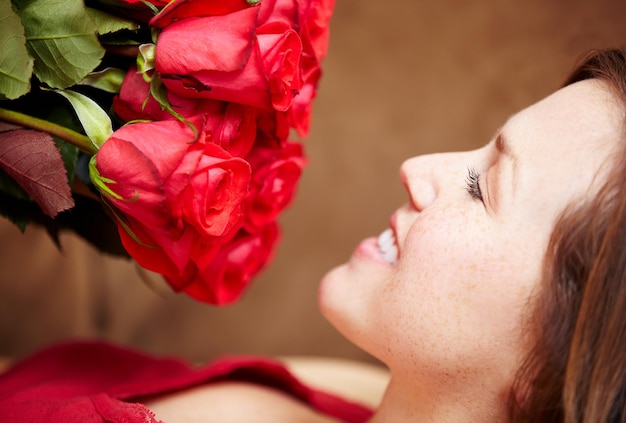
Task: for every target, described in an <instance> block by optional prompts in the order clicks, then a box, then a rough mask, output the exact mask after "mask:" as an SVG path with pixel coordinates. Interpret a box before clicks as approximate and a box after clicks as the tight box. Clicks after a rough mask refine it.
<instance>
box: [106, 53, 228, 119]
mask: <svg viewBox="0 0 626 423" xmlns="http://www.w3.org/2000/svg"><path fill="white" fill-rule="evenodd" d="M167 99H168V101H169V103H170V105H171V106H172V108H173V109H174V111H175V112H176V113H179V114H180V115H182V116H185V117H191V116H195V115H198V114H200V113H207V112H208V113H219V110H220V108H223V107H224V106H223V105H222V102H219V101H215V100H197V99H192V98H185V97H180V96H177V95H176V94H174V93H171V92H168V93H167ZM113 110H115V113H116V114H117V115H118V116H119V117H120V118H121V119H122V120H124V121H126V122H130V121H133V120H165V119H175V117H174V116H173V115H172V114H171V113H170V112H168V111H167V110H165V109H164V108H163V107H162V106H161V105H160V104H159V103H158V102H157V101H156V100H155V99H154V97H152V96H151V95H150V83H148V82H146V81H145V80H144V79H143V75H142V74H141V73H138V72H137V67H136V66H131V67H130V69H129V70H128V72H126V76H125V77H124V80H123V81H122V86H121V88H120V92H119V94H118V95H116V96H115V97H114V98H113Z"/></svg>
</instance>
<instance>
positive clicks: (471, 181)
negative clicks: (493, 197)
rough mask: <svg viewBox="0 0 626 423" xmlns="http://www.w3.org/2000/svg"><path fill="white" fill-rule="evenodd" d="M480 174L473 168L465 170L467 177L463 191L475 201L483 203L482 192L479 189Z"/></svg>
mask: <svg viewBox="0 0 626 423" xmlns="http://www.w3.org/2000/svg"><path fill="white" fill-rule="evenodd" d="M479 180H480V173H478V171H477V170H476V169H474V168H473V167H470V168H468V169H467V176H466V177H465V190H466V191H467V192H468V194H469V195H470V196H471V197H472V198H474V199H476V200H480V201H483V192H482V190H481V189H480V183H479Z"/></svg>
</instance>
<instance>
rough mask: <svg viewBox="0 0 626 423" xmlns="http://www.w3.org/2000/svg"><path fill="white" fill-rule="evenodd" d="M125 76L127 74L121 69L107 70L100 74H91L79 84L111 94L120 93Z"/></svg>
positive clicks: (99, 72)
mask: <svg viewBox="0 0 626 423" xmlns="http://www.w3.org/2000/svg"><path fill="white" fill-rule="evenodd" d="M124 76H126V73H125V72H124V71H123V70H121V69H117V68H106V69H103V70H101V71H98V72H91V73H90V74H89V75H87V76H86V77H85V78H83V80H82V81H80V82H79V84H80V85H89V86H91V87H94V88H98V89H100V90H103V91H106V92H109V93H119V92H120V88H121V87H122V81H124Z"/></svg>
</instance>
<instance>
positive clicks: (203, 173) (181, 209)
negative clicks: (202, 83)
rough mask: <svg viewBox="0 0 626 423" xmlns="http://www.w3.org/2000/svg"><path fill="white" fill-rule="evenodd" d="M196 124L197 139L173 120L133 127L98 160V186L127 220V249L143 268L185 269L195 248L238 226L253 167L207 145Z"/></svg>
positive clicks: (119, 135) (118, 133)
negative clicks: (197, 244) (196, 245)
mask: <svg viewBox="0 0 626 423" xmlns="http://www.w3.org/2000/svg"><path fill="white" fill-rule="evenodd" d="M194 123H195V125H196V127H197V128H198V139H196V140H194V133H193V132H192V130H191V129H190V128H189V127H188V126H187V125H185V124H183V123H181V122H179V121H176V120H168V121H161V122H146V123H135V124H130V125H127V126H124V127H122V128H121V129H119V130H117V131H116V132H115V133H114V134H113V136H112V137H111V138H109V139H108V140H107V141H106V142H105V143H104V145H103V146H102V147H101V148H100V150H99V151H98V153H97V154H96V156H94V164H95V169H96V170H97V175H96V177H95V179H96V180H99V181H101V183H100V184H97V185H99V187H100V188H101V192H102V193H103V195H104V196H105V198H106V199H107V200H108V201H109V202H110V203H111V204H112V205H113V206H114V207H115V208H116V209H118V210H119V211H120V212H121V213H122V214H123V216H122V219H121V220H120V222H119V231H120V235H121V236H122V241H123V243H124V246H125V248H126V249H127V250H128V251H129V253H130V254H131V255H132V256H133V258H135V259H136V260H137V262H138V263H139V264H140V265H141V266H143V267H145V268H147V269H150V270H154V271H157V272H160V273H165V274H170V275H172V274H175V275H178V274H181V273H182V272H184V271H185V269H186V268H187V266H188V263H189V260H193V259H194V258H193V257H191V250H192V248H194V245H195V244H196V243H198V242H205V243H206V239H211V240H212V239H213V238H215V237H220V236H224V235H227V233H228V231H229V230H231V229H233V228H234V227H235V225H236V224H237V223H238V220H239V217H240V206H241V202H242V200H243V199H244V198H245V196H246V194H247V191H248V183H249V180H250V167H249V165H248V163H247V162H246V161H245V160H243V159H240V158H235V157H232V156H231V155H230V154H229V153H228V152H227V151H226V150H224V149H222V148H221V147H220V146H218V145H216V144H213V143H207V142H205V139H204V129H203V127H202V124H201V123H202V122H201V121H199V120H197V119H196V120H195V121H194ZM92 179H94V178H92ZM202 259H203V260H207V259H206V257H203V258H202ZM203 264H204V263H203Z"/></svg>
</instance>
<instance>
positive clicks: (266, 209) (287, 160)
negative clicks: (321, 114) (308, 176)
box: [245, 143, 306, 228]
mask: <svg viewBox="0 0 626 423" xmlns="http://www.w3.org/2000/svg"><path fill="white" fill-rule="evenodd" d="M247 160H248V161H249V162H250V165H251V166H252V169H253V173H252V181H251V183H250V194H249V195H248V199H247V201H246V209H245V216H246V226H247V227H248V228H258V227H260V226H264V225H267V224H268V223H270V222H272V221H274V220H275V219H276V218H277V216H278V214H279V213H280V212H282V211H283V210H284V209H285V208H286V207H287V206H288V205H289V204H290V203H291V201H292V199H293V197H294V195H295V190H296V187H297V184H298V180H299V179H300V175H301V174H302V169H303V167H304V165H305V164H306V159H305V158H304V157H303V154H302V145H301V144H299V143H286V144H285V145H284V146H283V147H282V148H279V149H272V148H257V147H255V148H254V149H253V150H252V152H251V153H250V155H249V156H248V157H247Z"/></svg>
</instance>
